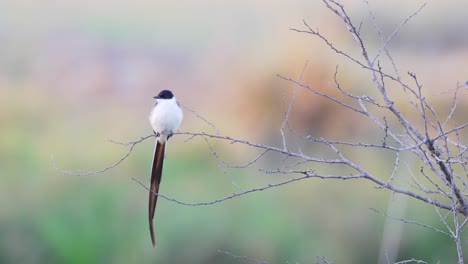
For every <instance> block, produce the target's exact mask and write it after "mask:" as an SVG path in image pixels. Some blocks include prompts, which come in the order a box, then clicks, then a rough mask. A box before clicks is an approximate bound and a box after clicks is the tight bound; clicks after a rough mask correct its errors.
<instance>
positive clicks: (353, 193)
mask: <svg viewBox="0 0 468 264" xmlns="http://www.w3.org/2000/svg"><path fill="white" fill-rule="evenodd" d="M422 4H423V1H391V2H390V1H369V6H370V9H371V10H372V12H373V14H374V16H375V17H376V18H377V22H378V23H379V25H380V27H381V29H382V31H383V32H384V34H390V33H391V32H392V31H393V29H394V28H395V27H396V26H397V25H398V24H399V23H401V22H402V21H403V20H404V19H405V18H406V17H408V16H409V15H410V14H411V13H413V12H414V11H415V10H417V9H418V8H419V7H420V6H421V5H422ZM346 6H347V7H348V8H349V13H350V15H351V16H352V17H353V19H354V21H355V22H357V23H360V22H361V21H362V23H363V24H362V30H363V32H366V33H365V36H366V40H367V41H368V44H369V45H370V47H371V48H374V50H373V51H371V52H374V53H373V54H375V49H376V48H378V45H379V41H378V36H377V35H376V32H375V29H374V27H373V25H372V21H371V19H370V17H369V6H368V5H366V4H365V3H364V2H363V1H350V3H346ZM467 10H468V4H467V3H465V2H461V1H455V0H450V1H429V2H428V4H427V6H426V7H425V8H424V9H423V11H422V12H421V13H420V14H419V15H418V16H417V17H415V18H414V19H413V20H412V21H411V22H410V23H408V24H407V25H406V26H405V27H404V28H403V29H402V30H401V31H400V33H399V34H398V36H397V37H396V38H395V39H394V40H393V41H392V43H391V44H390V46H389V48H390V50H391V51H392V52H393V53H392V54H393V55H394V58H395V59H396V60H397V62H398V63H399V66H400V69H401V72H402V73H405V72H406V71H413V72H416V73H417V74H418V76H419V78H420V80H421V82H422V83H423V85H424V87H425V89H426V92H427V94H426V95H427V98H428V99H430V100H434V101H433V102H435V104H436V105H437V106H439V107H442V108H443V107H448V105H447V102H449V100H450V96H451V95H449V94H447V92H450V90H451V89H453V88H454V87H455V86H456V84H457V82H461V83H464V82H465V81H466V80H467V79H468V66H467V62H468V27H467V25H468V16H467V15H466V14H467ZM303 19H304V20H306V21H307V22H308V24H309V25H311V27H312V28H319V29H320V31H321V32H323V33H324V34H326V35H328V36H330V39H331V40H333V41H335V43H336V44H337V46H339V47H340V48H342V49H343V50H345V51H348V52H350V53H351V54H355V55H358V54H359V52H358V49H357V48H356V47H355V46H354V43H353V39H352V38H351V37H350V36H349V35H347V34H346V32H347V31H346V28H345V27H344V26H343V25H342V24H341V22H340V20H339V19H337V18H336V17H335V16H334V15H333V14H331V13H330V12H329V11H328V10H327V9H326V8H325V7H324V5H323V3H322V2H321V1H314V0H306V1H303V0H294V1H205V0H203V1H174V2H172V3H169V2H167V1H144V0H136V1H124V0H119V1H110V0H99V1H87V0H86V1H80V0H67V1H47V0H46V1H27V0H24V1H23V0H20V1H13V0H12V1H9V0H6V1H5V0H4V1H0V127H1V130H0V131H1V134H0V173H1V175H0V262H1V263H247V262H248V261H247V260H243V259H239V258H235V257H233V256H230V255H229V254H226V253H222V251H223V252H224V251H226V252H230V253H232V254H235V255H238V256H249V257H251V258H253V259H256V260H258V261H267V262H271V263H296V262H297V263H314V262H316V261H319V260H320V258H319V257H320V256H323V257H325V258H326V259H327V260H329V261H332V262H334V263H376V262H378V260H379V258H382V256H386V255H390V256H396V259H397V260H402V259H411V258H415V259H422V260H425V261H429V262H430V263H434V262H436V261H439V260H440V261H441V263H452V262H454V259H455V247H454V244H453V242H452V241H451V240H450V239H449V238H447V237H445V236H443V235H441V234H438V233H436V232H434V231H432V230H427V229H424V228H420V227H415V226H411V225H402V224H399V223H395V222H393V221H389V219H386V218H385V217H383V216H381V215H379V214H377V213H375V212H373V211H371V210H369V208H375V209H378V210H381V211H384V212H389V213H393V214H395V215H397V216H401V217H404V218H407V219H412V220H417V221H420V222H423V223H425V224H428V225H434V226H436V227H440V228H444V226H443V224H442V223H441V222H440V220H439V217H438V216H437V214H436V212H435V210H434V209H433V208H431V207H430V206H427V205H424V204H422V203H420V202H415V201H411V200H408V199H404V198H402V197H399V196H395V197H394V196H392V194H391V193H389V192H387V191H384V190H378V189H376V188H374V186H373V185H372V184H370V183H368V182H363V181H346V182H343V181H326V180H315V179H314V180H307V181H302V182H297V183H293V184H289V185H286V186H283V187H281V188H274V189H270V190H268V191H264V192H258V193H252V194H249V195H246V196H243V197H240V198H236V199H232V200H229V201H226V202H223V203H218V204H215V205H211V206H197V207H191V206H183V205H179V204H176V203H173V202H170V201H167V200H164V199H160V200H159V203H158V207H157V210H156V219H155V226H156V236H157V247H156V248H152V247H151V242H150V237H149V231H148V223H147V200H148V199H147V196H148V193H147V191H146V190H145V189H144V188H143V187H142V186H140V185H139V184H138V183H136V182H135V181H133V180H132V178H135V179H138V180H140V181H142V182H144V183H147V182H148V180H149V170H150V164H151V159H152V153H153V141H152V140H151V139H150V140H146V141H144V142H142V143H140V144H138V145H137V146H136V148H135V149H134V151H133V152H132V154H131V155H130V156H129V157H128V159H126V160H125V162H123V163H122V164H121V165H119V166H118V167H116V168H114V169H112V170H109V171H107V172H105V173H100V174H98V175H92V176H87V177H76V176H71V175H66V174H63V173H60V172H58V171H56V170H54V168H53V163H52V162H51V157H52V156H53V157H54V159H55V162H56V164H57V166H58V167H60V168H62V169H66V170H72V171H83V170H84V171H87V170H96V169H100V168H103V167H106V166H108V165H110V164H112V163H114V162H115V161H117V160H118V159H119V158H120V157H121V156H122V155H123V154H124V153H125V152H126V151H127V149H126V148H125V147H123V146H120V145H116V144H112V143H110V142H109V141H108V140H116V141H120V142H126V141H131V140H135V139H138V138H139V137H141V136H145V135H148V134H150V133H151V129H150V126H149V124H148V121H147V116H148V114H149V111H150V109H151V107H152V104H153V99H152V96H154V95H155V94H157V93H158V92H159V91H160V90H162V89H171V90H172V91H174V93H175V94H176V96H177V98H178V100H179V101H180V102H181V104H182V105H183V106H184V107H186V108H187V109H191V110H193V111H195V112H196V113H197V114H199V115H201V116H203V117H204V118H206V119H208V120H210V122H212V123H213V124H215V125H216V126H217V128H218V129H219V130H220V132H221V133H222V134H225V135H230V136H234V137H238V138H243V139H248V140H252V141H255V142H259V143H264V144H272V145H277V146H281V145H282V143H281V141H280V139H281V137H280V131H279V128H280V126H281V121H282V118H283V117H284V112H285V111H286V109H287V107H288V103H289V100H290V98H291V92H292V90H293V86H292V85H291V84H290V83H287V82H285V81H282V80H280V79H279V78H278V77H277V76H276V75H277V74H281V75H284V76H287V77H292V78H298V77H299V75H300V74H301V71H302V68H303V67H304V64H305V63H306V61H308V64H307V67H306V69H305V73H304V78H303V80H304V82H306V83H308V84H310V85H312V86H314V87H317V88H318V89H322V90H324V91H327V89H328V90H329V89H331V84H332V82H333V74H334V70H335V67H336V65H340V78H341V82H342V83H343V85H345V86H346V87H347V88H348V89H350V90H352V91H359V93H369V94H371V95H375V90H373V89H374V88H373V87H372V86H371V85H370V82H369V78H368V76H367V75H366V74H365V73H363V72H361V71H360V69H359V68H358V67H356V66H353V65H352V64H349V63H348V62H346V61H344V60H343V59H342V58H340V57H339V56H337V55H336V54H334V53H333V52H331V51H329V50H328V49H327V47H325V46H324V45H322V44H321V43H320V41H318V40H316V39H314V38H313V37H311V36H308V35H305V34H299V33H296V32H293V31H291V30H290V28H303V25H302V20H303ZM343 65H344V66H343ZM298 93H299V96H298V100H296V102H295V104H294V107H293V110H292V114H291V118H292V120H291V122H292V125H293V126H295V127H300V128H301V129H303V131H306V132H309V133H310V134H312V135H314V136H321V137H331V138H338V139H343V138H345V139H353V140H360V139H361V138H362V137H367V138H366V139H367V140H369V139H371V140H372V138H369V137H372V136H373V135H374V133H373V132H372V131H368V130H366V129H367V127H366V126H361V125H360V123H359V122H358V120H354V119H353V118H352V117H348V116H347V113H346V112H345V111H343V109H342V108H339V107H336V106H334V105H332V104H329V103H327V102H324V101H323V100H321V99H320V98H317V97H316V96H313V95H312V94H310V93H307V92H306V91H303V90H298ZM466 95H467V92H466V91H461V93H460V96H461V97H466ZM445 97H447V99H446V100H445V99H444V98H445ZM187 109H186V110H185V119H184V122H183V124H182V126H181V128H180V129H181V130H182V131H205V132H211V133H214V132H215V131H214V130H213V129H212V128H211V127H210V126H209V125H207V124H206V123H205V122H204V121H203V120H202V119H200V118H197V116H196V115H195V114H193V113H191V112H190V111H189V110H187ZM461 116H463V115H461ZM187 139H188V138H187V137H184V136H175V137H174V138H173V139H172V142H171V144H170V147H169V149H168V153H167V157H168V158H167V160H166V164H165V168H164V169H165V171H164V177H163V185H162V187H161V192H162V193H163V194H165V195H168V196H170V197H173V198H176V199H178V200H180V201H185V202H195V203H196V202H204V201H211V200H214V199H217V198H221V197H224V196H228V195H230V194H232V193H233V192H238V191H239V189H238V188H237V187H236V186H235V185H239V186H240V187H242V188H244V189H249V188H254V187H258V186H262V185H264V184H265V183H268V182H278V181H282V180H284V179H286V178H285V177H286V176H282V175H264V174H263V173H261V172H259V171H257V169H258V167H262V168H269V167H271V166H272V164H273V165H274V163H275V160H274V158H272V160H268V159H266V160H262V161H259V163H258V164H255V166H252V167H249V168H247V169H229V168H223V167H220V166H219V162H218V160H217V159H216V158H215V157H214V155H213V154H212V151H211V150H210V149H209V148H208V147H207V145H206V143H205V142H204V141H203V140H201V139H192V140H187ZM213 146H214V147H215V148H216V150H217V151H218V154H220V155H221V157H222V158H223V159H225V161H227V162H232V163H235V164H243V163H245V162H247V161H248V160H249V159H251V158H253V157H255V155H256V154H257V152H256V151H254V150H252V149H249V148H241V147H238V146H234V147H233V146H232V145H227V144H223V142H213ZM295 147H297V146H295ZM302 147H303V148H306V147H307V146H302ZM309 147H313V146H309ZM316 151H320V149H317V150H316ZM312 153H313V152H312ZM354 155H355V156H354V157H357V159H360V157H361V156H359V155H364V154H363V153H355V154H354ZM361 160H362V162H363V163H364V162H366V163H369V164H374V165H375V168H379V169H382V171H384V170H386V171H387V172H388V170H389V169H391V166H392V164H393V161H389V160H388V159H385V158H384V157H379V156H371V157H369V156H367V157H366V156H362V158H361ZM276 161H277V160H276ZM405 164H406V165H405V166H406V167H407V168H411V167H412V164H413V161H412V160H411V159H408V160H406V161H405ZM415 171H417V168H415ZM404 175H405V173H402V176H401V177H404ZM463 245H464V247H465V249H466V248H468V247H467V244H466V237H465V239H464V241H463Z"/></svg>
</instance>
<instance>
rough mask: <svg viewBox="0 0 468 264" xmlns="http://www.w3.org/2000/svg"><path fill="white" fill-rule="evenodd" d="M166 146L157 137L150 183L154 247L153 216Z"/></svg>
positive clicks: (154, 244) (151, 230)
mask: <svg viewBox="0 0 468 264" xmlns="http://www.w3.org/2000/svg"><path fill="white" fill-rule="evenodd" d="M165 147H166V144H165V143H159V141H158V140H157V139H156V146H155V149H154V157H153V167H152V169H151V183H150V193H149V207H148V213H149V228H150V234H151V242H152V243H153V247H155V246H156V239H155V237H154V227H153V218H154V210H155V209H156V202H157V201H158V196H157V195H156V193H158V191H159V185H160V184H161V175H162V170H163V162H164V149H165Z"/></svg>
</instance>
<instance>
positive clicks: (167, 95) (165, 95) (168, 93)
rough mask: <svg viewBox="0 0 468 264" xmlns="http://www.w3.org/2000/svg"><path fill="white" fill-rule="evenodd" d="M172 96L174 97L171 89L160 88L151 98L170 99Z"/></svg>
mask: <svg viewBox="0 0 468 264" xmlns="http://www.w3.org/2000/svg"><path fill="white" fill-rule="evenodd" d="M172 97H174V95H173V94H172V92H171V91H169V90H162V91H161V92H160V93H159V94H158V95H156V96H155V97H153V98H156V99H172Z"/></svg>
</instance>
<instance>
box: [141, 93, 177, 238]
mask: <svg viewBox="0 0 468 264" xmlns="http://www.w3.org/2000/svg"><path fill="white" fill-rule="evenodd" d="M154 98H155V99H156V103H155V104H154V107H153V109H152V110H151V114H150V116H149V121H150V123H151V127H152V128H153V131H154V133H155V135H156V146H155V149H154V157H153V167H152V169H151V184H150V193H149V228H150V234H151V242H152V243H153V247H154V246H155V245H156V240H155V238H154V228H153V218H154V210H155V208H156V201H157V200H158V196H157V195H156V194H157V193H158V191H159V185H160V184H161V174H162V170H163V162H164V149H165V147H166V142H167V140H168V139H169V138H170V137H171V135H172V133H173V132H174V131H175V130H176V129H177V128H178V127H179V125H180V122H182V117H183V114H182V109H181V108H180V105H179V103H178V102H177V100H176V98H175V96H174V94H172V92H171V91H169V90H162V91H161V92H160V93H159V94H158V95H157V96H155V97H154Z"/></svg>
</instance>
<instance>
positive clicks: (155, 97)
mask: <svg viewBox="0 0 468 264" xmlns="http://www.w3.org/2000/svg"><path fill="white" fill-rule="evenodd" d="M153 98H154V99H161V97H159V96H158V95H156V96H153Z"/></svg>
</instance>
